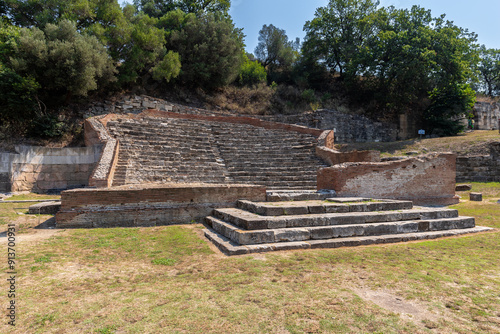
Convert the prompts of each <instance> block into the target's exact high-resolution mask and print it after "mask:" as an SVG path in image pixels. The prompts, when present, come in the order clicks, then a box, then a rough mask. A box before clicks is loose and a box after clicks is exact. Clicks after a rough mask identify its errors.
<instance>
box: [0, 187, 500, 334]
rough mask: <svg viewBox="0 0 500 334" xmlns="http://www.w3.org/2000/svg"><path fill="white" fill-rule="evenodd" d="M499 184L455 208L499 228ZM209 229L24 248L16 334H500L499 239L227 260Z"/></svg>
mask: <svg viewBox="0 0 500 334" xmlns="http://www.w3.org/2000/svg"><path fill="white" fill-rule="evenodd" d="M499 186H500V184H481V183H474V184H473V191H481V192H483V195H484V197H485V201H483V202H481V203H477V202H468V201H466V202H464V203H460V204H458V205H457V206H455V207H456V208H457V209H458V210H459V211H460V214H462V215H473V216H475V217H476V220H477V225H481V226H491V227H497V228H498V227H500V209H499V207H500V205H499V204H496V202H495V201H494V200H495V198H496V197H498V195H499V194H500V192H499V189H498V187H499ZM463 195H464V198H467V196H465V194H464V193H463ZM491 201H493V202H491ZM0 213H2V207H0ZM4 220H5V221H9V218H4ZM200 227H201V226H199V225H196V226H193V225H190V226H166V227H153V228H110V229H72V230H66V231H58V232H57V233H55V234H54V235H52V236H51V237H50V238H49V239H46V240H42V241H38V242H36V243H24V244H20V246H19V253H18V254H19V257H20V258H19V263H20V267H19V268H20V269H19V281H20V282H22V285H20V288H19V294H18V301H19V302H20V303H22V314H21V317H20V318H19V323H18V326H17V330H18V332H19V333H60V332H68V333H69V332H81V333H115V332H116V333H121V332H124V333H230V332H233V333H412V334H413V333H464V334H465V333H496V332H500V324H499V323H500V321H499V319H500V275H499V273H500V261H498V259H499V258H500V232H499V231H494V232H490V233H483V234H477V235H469V236H464V237H459V238H447V239H442V240H430V241H425V242H414V243H404V244H394V245H378V246H370V247H358V248H341V249H323V250H306V251H291V252H277V253H267V254H257V255H248V256H237V257H226V256H223V255H221V254H219V253H218V252H216V251H215V250H213V248H211V246H209V243H208V242H207V241H206V240H205V239H204V238H203V237H202V235H201V231H200ZM360 290H362V291H386V292H388V293H391V294H393V295H395V296H399V298H403V299H404V300H406V301H409V302H412V303H414V304H415V305H420V308H421V309H422V310H425V311H429V312H432V314H434V315H435V316H436V319H424V320H423V321H420V320H418V319H414V318H412V317H408V316H402V315H400V314H398V313H395V312H393V311H391V310H388V309H384V308H382V307H380V306H377V305H376V304H374V303H373V302H371V301H367V300H365V299H363V298H361V297H360V293H359V292H358V291H360ZM3 325H4V324H0V332H8V330H9V329H8V328H4V327H2V326H3ZM430 328H434V329H430Z"/></svg>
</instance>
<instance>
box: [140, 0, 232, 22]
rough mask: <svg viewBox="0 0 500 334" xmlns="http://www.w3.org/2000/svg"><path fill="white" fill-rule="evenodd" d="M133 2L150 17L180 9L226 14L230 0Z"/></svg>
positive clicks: (144, 0)
mask: <svg viewBox="0 0 500 334" xmlns="http://www.w3.org/2000/svg"><path fill="white" fill-rule="evenodd" d="M134 4H135V5H136V6H137V8H139V9H140V10H142V11H143V12H144V13H146V14H147V15H149V16H151V17H158V18H159V17H162V16H163V15H165V14H167V13H168V12H171V11H175V10H178V9H179V10H181V11H183V12H184V13H194V14H202V13H208V12H210V13H223V14H224V15H227V14H228V11H229V7H230V6H231V1H230V0H134Z"/></svg>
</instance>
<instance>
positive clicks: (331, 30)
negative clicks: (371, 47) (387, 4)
mask: <svg viewBox="0 0 500 334" xmlns="http://www.w3.org/2000/svg"><path fill="white" fill-rule="evenodd" d="M378 4H379V2H378V1H372V0H330V1H329V3H328V5H327V6H325V7H320V8H318V9H317V10H316V13H315V17H314V19H313V20H311V21H308V22H306V24H305V26H304V31H305V32H306V38H305V41H304V45H303V48H302V53H303V54H304V56H305V57H307V58H314V59H316V61H317V62H320V63H322V64H324V65H325V66H326V67H327V68H328V69H329V70H330V71H331V72H333V73H339V74H340V76H351V77H352V76H356V75H358V74H359V71H358V68H357V64H358V62H357V61H356V58H357V57H358V54H359V52H360V51H362V50H363V49H364V48H365V46H366V42H367V41H368V40H369V38H371V36H372V35H373V33H374V31H373V15H374V14H375V13H376V11H377V6H378Z"/></svg>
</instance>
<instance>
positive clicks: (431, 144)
mask: <svg viewBox="0 0 500 334" xmlns="http://www.w3.org/2000/svg"><path fill="white" fill-rule="evenodd" d="M498 140H500V134H499V133H498V130H497V131H483V130H480V131H474V132H469V133H465V134H460V135H457V136H453V137H442V138H432V139H410V140H403V141H396V142H371V143H352V144H342V145H338V147H339V148H340V149H341V150H345V151H350V150H377V151H380V152H381V154H382V156H384V157H386V156H400V155H405V154H406V153H407V152H418V153H419V154H424V153H430V152H450V151H451V152H456V153H459V154H460V155H475V154H489V150H488V148H487V144H488V143H489V142H494V141H495V142H496V141H498Z"/></svg>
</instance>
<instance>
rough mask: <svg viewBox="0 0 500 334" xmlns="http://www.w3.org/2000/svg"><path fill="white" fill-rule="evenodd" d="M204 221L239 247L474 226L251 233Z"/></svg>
mask: <svg viewBox="0 0 500 334" xmlns="http://www.w3.org/2000/svg"><path fill="white" fill-rule="evenodd" d="M205 221H206V223H207V224H208V225H209V226H211V228H212V229H213V230H214V231H215V232H217V233H219V234H221V235H223V236H224V237H226V238H229V239H231V240H233V241H234V242H236V243H237V244H239V245H257V244H266V243H277V242H295V241H308V240H325V239H333V238H350V237H363V236H375V235H394V234H401V233H420V232H431V231H445V230H456V229H465V228H472V227H474V226H475V219H474V218H473V217H465V216H461V217H457V218H445V219H431V220H414V221H411V220H410V221H396V222H382V223H370V224H356V225H330V226H313V227H300V228H278V229H268V230H253V231H245V230H241V229H239V228H237V227H236V226H234V225H231V224H229V223H227V222H225V221H222V220H220V219H217V218H213V217H207V218H206V219H205Z"/></svg>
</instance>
